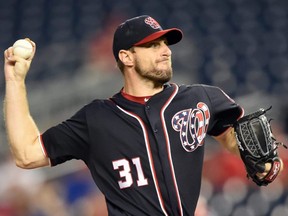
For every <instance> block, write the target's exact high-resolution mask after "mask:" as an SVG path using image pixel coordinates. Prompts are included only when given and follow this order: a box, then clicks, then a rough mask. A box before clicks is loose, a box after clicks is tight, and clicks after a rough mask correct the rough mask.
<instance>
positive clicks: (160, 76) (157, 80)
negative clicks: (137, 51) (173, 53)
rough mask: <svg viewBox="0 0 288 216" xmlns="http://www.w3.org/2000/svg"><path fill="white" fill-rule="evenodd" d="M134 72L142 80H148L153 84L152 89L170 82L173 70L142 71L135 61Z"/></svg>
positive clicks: (170, 68)
mask: <svg viewBox="0 0 288 216" xmlns="http://www.w3.org/2000/svg"><path fill="white" fill-rule="evenodd" d="M135 71H136V72H137V73H138V74H139V75H140V76H141V77H142V78H144V79H147V80H150V81H152V82H153V83H154V87H155V88H157V87H161V86H162V85H163V84H165V83H167V82H168V81H170V80H171V78H172V74H173V70H172V67H169V68H167V69H162V70H159V69H156V68H154V69H153V70H143V69H142V68H141V67H140V64H139V63H138V62H137V61H136V64H135Z"/></svg>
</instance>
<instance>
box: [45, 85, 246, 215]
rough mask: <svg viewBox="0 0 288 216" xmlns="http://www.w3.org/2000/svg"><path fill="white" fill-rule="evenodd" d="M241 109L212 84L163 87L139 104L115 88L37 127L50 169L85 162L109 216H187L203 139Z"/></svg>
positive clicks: (224, 126) (192, 208)
mask: <svg viewBox="0 0 288 216" xmlns="http://www.w3.org/2000/svg"><path fill="white" fill-rule="evenodd" d="M241 114H242V108H241V107H240V106H239V105H237V104H236V103H235V102H234V101H233V100H231V99H230V98H229V97H228V96H227V95H226V94H225V93H224V92H223V91H222V90H221V89H219V88H217V87H213V86H206V85H190V86H187V85H180V86H178V85H176V84H167V85H165V88H164V90H163V91H162V92H160V93H158V94H156V95H154V96H152V97H151V98H150V99H149V101H147V102H146V103H145V104H140V103H136V102H133V101H130V100H127V99H126V98H125V97H123V96H122V94H121V93H120V92H119V93H117V94H116V95H114V96H113V97H112V98H110V99H105V100H94V101H93V102H91V103H90V104H88V105H86V106H84V107H83V108H82V109H81V110H79V111H78V112H77V113H76V114H75V115H74V116H72V117H71V118H70V119H68V120H66V121H64V122H63V123H61V124H59V125H57V126H55V127H52V128H50V129H48V130H47V131H46V132H44V133H43V134H42V142H43V145H44V148H45V150H46V152H47V156H48V157H49V158H50V160H51V164H52V166H55V165H57V164H60V163H63V162H65V161H67V160H70V159H81V160H83V161H84V162H85V163H86V165H87V167H88V168H89V170H90V172H91V174H92V177H93V179H94V181H95V183H96V184H97V186H98V187H99V189H100V190H101V191H102V192H103V194H104V195H105V197H106V202H107V206H108V211H109V215H113V216H114V215H136V216H141V215H149V216H151V215H153V216H157V215H169V216H171V215H194V211H195V207H196V204H197V200H198V197H199V192H200V186H201V174H202V165H203V154H204V140H205V137H206V135H207V134H208V135H212V136H218V135H220V134H221V133H223V132H224V131H225V130H226V129H227V127H228V126H227V125H229V124H231V123H233V122H234V121H235V120H236V119H237V118H239V117H240V116H241ZM96 205H97V204H96Z"/></svg>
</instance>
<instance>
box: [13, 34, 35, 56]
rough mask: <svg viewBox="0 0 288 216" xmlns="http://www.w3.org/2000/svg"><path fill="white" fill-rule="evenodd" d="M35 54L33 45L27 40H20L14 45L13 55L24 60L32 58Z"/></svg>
mask: <svg viewBox="0 0 288 216" xmlns="http://www.w3.org/2000/svg"><path fill="white" fill-rule="evenodd" d="M32 52H33V46H32V44H31V43H30V42H29V41H28V40H26V39H19V40H17V41H16V42H15V43H14V44H13V54H14V55H16V56H19V57H21V58H24V59H28V58H29V57H31V55H32Z"/></svg>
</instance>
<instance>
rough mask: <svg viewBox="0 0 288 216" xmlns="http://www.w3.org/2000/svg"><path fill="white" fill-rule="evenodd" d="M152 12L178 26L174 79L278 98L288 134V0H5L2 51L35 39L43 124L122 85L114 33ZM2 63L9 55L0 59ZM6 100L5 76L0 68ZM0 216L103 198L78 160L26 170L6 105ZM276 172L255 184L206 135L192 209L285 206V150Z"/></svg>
mask: <svg viewBox="0 0 288 216" xmlns="http://www.w3.org/2000/svg"><path fill="white" fill-rule="evenodd" d="M142 14H149V15H151V16H152V17H154V18H155V19H156V20H158V21H159V22H160V23H161V25H162V26H163V27H165V28H166V27H167V28H168V27H179V28H181V29H182V30H183V32H184V39H183V41H182V42H181V43H180V44H178V45H176V46H172V47H171V48H172V51H173V56H174V61H173V67H174V74H175V75H174V80H173V81H175V82H180V83H186V84H190V83H204V84H212V85H217V86H219V87H221V88H222V89H224V90H225V91H226V92H227V93H228V94H229V95H230V96H232V97H233V98H234V99H235V100H236V101H237V102H238V103H240V104H241V105H242V106H243V107H244V108H245V109H246V112H247V113H248V112H251V111H254V110H256V109H258V108H260V107H264V108H268V107H269V106H271V105H272V106H273V109H272V111H271V112H269V115H271V117H272V116H273V119H274V121H272V126H273V128H274V133H275V135H276V137H277V138H278V139H279V140H280V141H282V142H285V143H287V133H288V101H287V99H288V97H287V90H288V47H287V46H288V1H286V0H254V1H249V0H221V1H219V0H177V1H175V0H173V1H172V0H145V1H136V0H121V1H119V0H97V1H92V0H37V1H35V0H34V1H33V0H9V1H2V0H1V1H0V49H1V52H2V53H3V51H4V50H5V49H6V48H7V47H9V46H11V45H12V44H13V43H14V41H15V40H17V39H19V38H25V37H29V38H31V39H32V40H33V41H35V42H36V44H37V54H36V57H35V59H34V62H33V64H32V67H31V70H30V72H29V75H28V77H27V88H28V94H29V101H30V105H31V113H32V115H33V116H34V118H35V121H36V122H37V123H38V125H39V127H40V129H41V130H42V131H44V130H45V129H47V128H48V127H49V126H51V125H53V124H56V123H58V122H60V121H62V120H64V119H65V118H68V117H69V116H71V115H72V114H73V113H74V112H75V111H76V110H77V109H78V108H80V107H81V106H82V105H84V104H85V103H88V102H90V101H91V100H93V99H94V98H107V97H109V96H111V95H112V94H113V93H114V92H116V91H119V90H120V88H121V82H122V81H121V79H122V78H121V74H120V73H119V72H118V70H117V69H116V66H115V61H114V59H113V56H112V52H111V41H112V37H113V33H114V29H115V27H116V26H117V25H118V24H119V23H120V22H122V21H124V20H125V19H127V18H130V17H133V16H137V15H142ZM0 62H1V65H2V66H3V58H1V59H0ZM0 90H1V95H0V99H1V101H3V97H4V92H5V86H4V76H3V75H2V76H0ZM1 117H2V121H1V128H0V173H1V174H0V175H1V177H0V216H12V215H13V216H15V215H17V216H19V215H21V216H22V215H23V216H24V215H28V216H30V215H31V216H48V215H49V216H50V215H59V216H62V215H63V216H64V215H75V216H79V215H81V216H90V215H91V216H92V215H93V216H96V215H101V216H103V215H107V214H106V213H105V201H104V200H103V197H102V196H101V193H100V192H99V191H98V190H97V188H96V187H95V186H94V185H93V182H92V181H91V178H90V175H89V173H88V171H87V169H86V168H85V167H84V165H83V164H82V163H81V162H79V161H71V162H69V163H66V164H64V165H60V166H58V167H55V168H52V169H51V168H44V169H37V170H29V171H26V170H25V171H23V170H20V169H18V168H16V167H15V165H14V164H13V162H12V160H11V156H10V153H9V146H8V144H7V141H6V136H5V131H4V119H3V115H2V114H1ZM280 154H281V156H282V157H283V159H284V163H285V164H286V169H285V170H284V171H283V173H282V175H281V176H280V178H279V179H278V180H277V181H276V182H275V183H273V184H272V185H271V186H269V187H263V188H258V187H256V186H254V184H253V183H251V181H250V180H247V179H246V177H245V171H244V168H243V165H242V164H241V161H239V159H237V158H235V157H234V156H231V155H229V154H227V153H226V152H225V151H223V150H222V149H221V148H220V147H219V146H218V145H217V144H215V143H214V141H213V140H211V139H208V141H207V142H206V156H205V167H204V171H203V187H202V191H201V198H200V201H199V207H198V211H197V214H196V216H243V215H246V216H268V215H269V216H270V215H271V216H285V215H288V190H287V188H288V176H287V167H288V163H287V161H288V158H287V152H285V151H284V150H282V149H281V150H280Z"/></svg>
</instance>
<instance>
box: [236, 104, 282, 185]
mask: <svg viewBox="0 0 288 216" xmlns="http://www.w3.org/2000/svg"><path fill="white" fill-rule="evenodd" d="M270 109H271V107H270V108H269V109H266V110H265V109H263V108H261V109H259V110H258V111H256V112H254V113H251V114H248V115H245V116H244V117H242V118H241V119H239V120H238V121H237V122H236V123H235V124H234V129H235V134H236V140H237V143H238V147H239V151H240V155H241V158H242V160H243V162H244V165H245V168H246V171H247V177H248V178H251V179H252V180H253V181H254V182H255V183H256V184H257V185H259V186H267V185H268V184H270V183H271V182H273V181H274V180H275V178H276V177H277V175H278V174H279V172H280V170H281V166H282V164H281V160H280V158H279V156H278V147H279V145H283V146H284V147H285V148H287V147H286V146H285V145H284V144H283V143H281V142H278V141H277V140H276V139H275V137H274V136H273V134H272V130H271V125H270V121H268V120H267V117H266V115H265V114H266V111H267V110H270ZM266 163H271V169H270V171H269V172H268V174H267V175H266V176H264V177H259V173H263V172H264V171H265V164H266Z"/></svg>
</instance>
